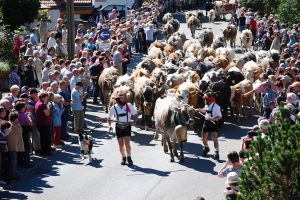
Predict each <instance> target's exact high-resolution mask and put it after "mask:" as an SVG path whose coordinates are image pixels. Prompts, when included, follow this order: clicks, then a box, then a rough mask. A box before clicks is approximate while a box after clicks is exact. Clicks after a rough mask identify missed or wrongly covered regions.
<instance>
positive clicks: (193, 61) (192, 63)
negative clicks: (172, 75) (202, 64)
mask: <svg viewBox="0 0 300 200" xmlns="http://www.w3.org/2000/svg"><path fill="white" fill-rule="evenodd" d="M181 65H182V66H186V67H189V69H193V70H195V69H196V68H197V66H198V65H199V61H198V60H197V58H196V57H195V56H189V57H188V58H186V59H184V61H183V62H182V63H181Z"/></svg>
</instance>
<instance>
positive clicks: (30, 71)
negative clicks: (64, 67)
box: [25, 58, 40, 88]
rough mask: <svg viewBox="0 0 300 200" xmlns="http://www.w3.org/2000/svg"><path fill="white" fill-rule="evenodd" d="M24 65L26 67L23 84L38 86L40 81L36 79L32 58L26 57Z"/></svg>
mask: <svg viewBox="0 0 300 200" xmlns="http://www.w3.org/2000/svg"><path fill="white" fill-rule="evenodd" d="M25 67H26V69H27V70H26V71H25V77H26V78H25V85H26V86H28V87H33V88H36V87H38V86H39V85H40V83H39V80H38V75H37V72H36V70H35V68H34V67H33V58H29V59H28V64H27V65H26V66H25Z"/></svg>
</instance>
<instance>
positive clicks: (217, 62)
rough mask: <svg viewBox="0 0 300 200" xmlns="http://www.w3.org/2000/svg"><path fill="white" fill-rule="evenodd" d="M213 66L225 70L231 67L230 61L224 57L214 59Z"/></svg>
mask: <svg viewBox="0 0 300 200" xmlns="http://www.w3.org/2000/svg"><path fill="white" fill-rule="evenodd" d="M213 64H215V65H216V66H217V67H219V68H222V69H225V68H226V67H227V66H228V65H229V59H228V58H227V57H226V56H224V55H220V56H217V57H215V58H214V59H213Z"/></svg>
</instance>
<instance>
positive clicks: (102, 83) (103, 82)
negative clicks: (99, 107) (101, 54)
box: [98, 66, 119, 113]
mask: <svg viewBox="0 0 300 200" xmlns="http://www.w3.org/2000/svg"><path fill="white" fill-rule="evenodd" d="M118 76H119V73H118V69H116V68H114V67H112V66H111V67H109V68H105V69H104V70H103V71H102V73H101V75H100V76H99V79H98V85H99V88H100V90H101V94H102V96H101V101H102V103H103V104H104V105H105V112H106V113H107V112H108V104H109V97H110V96H111V94H112V92H113V88H114V85H115V83H116V82H117V79H118Z"/></svg>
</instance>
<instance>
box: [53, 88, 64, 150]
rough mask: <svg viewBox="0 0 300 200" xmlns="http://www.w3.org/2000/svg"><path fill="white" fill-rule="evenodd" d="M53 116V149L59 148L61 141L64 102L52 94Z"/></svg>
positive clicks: (57, 95) (58, 96)
mask: <svg viewBox="0 0 300 200" xmlns="http://www.w3.org/2000/svg"><path fill="white" fill-rule="evenodd" d="M53 101H54V104H53V108H54V116H53V124H54V141H53V147H54V148H61V145H60V143H61V141H60V135H61V117H62V114H63V111H64V106H63V104H64V102H63V100H62V97H61V96H60V95H59V94H54V100H53Z"/></svg>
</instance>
